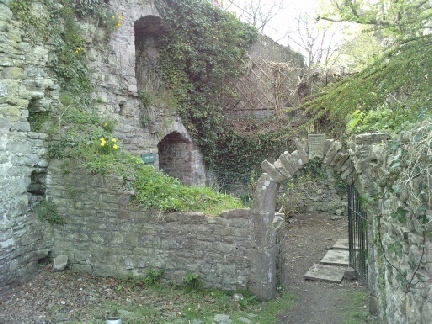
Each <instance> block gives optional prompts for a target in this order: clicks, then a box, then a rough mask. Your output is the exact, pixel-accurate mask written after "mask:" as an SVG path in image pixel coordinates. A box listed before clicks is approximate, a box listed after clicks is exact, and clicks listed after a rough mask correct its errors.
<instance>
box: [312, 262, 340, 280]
mask: <svg viewBox="0 0 432 324" xmlns="http://www.w3.org/2000/svg"><path fill="white" fill-rule="evenodd" d="M345 270H346V268H345V267H338V266H333V265H324V264H314V265H313V266H312V267H311V268H310V269H309V271H308V272H306V274H305V275H304V279H305V280H315V281H325V282H334V283H341V282H342V279H343V277H344V274H345Z"/></svg>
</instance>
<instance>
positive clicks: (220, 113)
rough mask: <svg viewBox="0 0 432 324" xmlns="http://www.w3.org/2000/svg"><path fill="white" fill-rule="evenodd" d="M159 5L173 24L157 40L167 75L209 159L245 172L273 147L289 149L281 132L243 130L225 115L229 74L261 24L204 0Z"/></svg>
mask: <svg viewBox="0 0 432 324" xmlns="http://www.w3.org/2000/svg"><path fill="white" fill-rule="evenodd" d="M156 6H157V9H158V11H159V12H160V14H161V16H162V19H163V20H164V21H165V23H167V24H168V25H169V26H170V31H169V32H168V33H167V34H165V35H162V36H161V37H160V38H159V40H158V48H159V51H160V54H161V59H160V60H161V67H162V74H163V78H164V81H165V82H166V86H167V88H168V89H170V90H171V91H172V92H173V94H174V96H175V97H176V99H177V103H178V113H179V114H180V116H181V117H182V120H183V123H184V124H185V125H186V127H187V128H188V130H189V132H190V133H191V134H192V136H193V137H194V138H195V139H196V140H197V142H198V145H199V146H200V148H201V151H202V153H203V155H204V158H205V160H206V163H207V165H208V166H209V167H210V168H212V169H223V170H230V171H234V172H238V173H241V174H245V173H249V172H250V171H251V170H254V169H256V168H257V166H259V164H260V163H261V162H262V161H263V160H264V159H265V158H266V157H268V156H269V152H271V151H275V152H276V151H277V152H279V153H280V151H283V150H285V149H286V145H285V144H286V141H285V140H279V139H278V138H279V136H280V134H271V133H269V132H263V133H260V134H254V135H253V136H241V135H240V134H238V133H237V132H236V131H235V130H234V127H232V125H230V124H229V122H228V121H227V119H226V118H225V116H224V109H225V105H224V98H227V97H228V96H232V95H235V94H233V91H232V89H231V88H230V86H229V82H228V80H231V79H233V78H235V77H238V76H239V75H240V73H241V62H242V58H244V57H245V56H246V54H247V51H248V50H249V49H250V47H251V46H252V45H253V44H254V43H255V42H256V41H257V37H258V32H257V30H256V29H255V28H254V27H252V26H249V25H246V24H244V23H242V22H240V21H239V20H238V19H237V18H236V17H235V16H234V15H233V14H231V13H228V12H225V11H222V10H220V9H218V8H215V7H214V6H213V5H212V4H210V3H208V2H205V1H200V0H185V1H181V2H180V1H176V0H157V1H156ZM281 146H283V149H280V147H281ZM278 148H279V149H278Z"/></svg>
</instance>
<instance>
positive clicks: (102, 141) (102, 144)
mask: <svg viewBox="0 0 432 324" xmlns="http://www.w3.org/2000/svg"><path fill="white" fill-rule="evenodd" d="M100 141H101V146H105V144H106V140H105V138H103V137H101V138H100Z"/></svg>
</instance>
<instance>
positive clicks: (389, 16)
mask: <svg viewBox="0 0 432 324" xmlns="http://www.w3.org/2000/svg"><path fill="white" fill-rule="evenodd" d="M327 10H329V11H328V12H326V13H324V14H323V16H322V17H319V19H325V20H330V21H348V22H356V23H359V24H362V25H366V26H370V28H371V30H373V31H374V32H375V33H376V34H377V35H379V36H380V37H382V38H387V39H389V40H390V41H394V40H397V39H398V38H400V37H413V36H418V35H421V34H423V33H424V31H425V30H427V28H428V22H430V19H431V17H432V5H431V3H430V2H429V1H412V0H398V1H394V0H378V1H366V0H359V1H346V0H333V1H332V5H331V6H327Z"/></svg>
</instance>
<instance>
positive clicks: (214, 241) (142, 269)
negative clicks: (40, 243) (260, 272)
mask: <svg viewBox="0 0 432 324" xmlns="http://www.w3.org/2000/svg"><path fill="white" fill-rule="evenodd" d="M62 164H63V162H62V161H58V162H53V163H51V164H50V167H49V191H48V193H47V196H48V199H49V201H50V202H51V203H54V204H55V205H56V207H57V210H58V213H59V215H60V216H61V217H62V218H63V219H64V221H65V224H64V225H54V226H53V227H52V238H53V242H54V247H53V250H52V256H53V257H55V256H57V255H61V254H66V255H68V256H69V260H70V266H71V268H72V269H74V270H78V271H85V272H89V273H91V274H94V275H100V276H112V275H129V274H133V275H145V274H146V271H147V270H148V269H162V270H164V271H165V273H164V276H163V280H165V281H168V282H173V281H174V282H176V283H179V284H181V283H182V279H183V278H185V276H186V274H187V273H188V272H191V273H194V274H197V275H200V276H201V277H202V280H203V283H204V285H205V286H207V287H216V288H222V289H228V290H235V289H237V288H243V289H246V288H248V289H251V290H254V287H256V285H257V284H258V282H259V281H260V278H257V277H256V275H255V274H256V271H257V270H256V269H257V268H266V269H267V268H268V267H269V266H270V268H274V269H275V270H274V271H275V272H276V268H278V271H279V270H281V269H280V268H281V266H280V265H276V263H277V262H278V260H282V259H283V251H282V248H281V237H282V236H283V228H284V221H283V219H282V218H278V220H279V221H278V222H274V223H273V224H271V226H270V227H269V228H268V233H269V234H271V237H273V238H274V239H273V240H272V239H271V237H269V238H268V239H267V240H269V241H271V242H272V244H271V245H272V249H273V250H274V251H275V253H273V254H271V255H270V254H269V256H271V259H268V260H266V263H265V264H260V262H261V260H260V258H259V256H260V248H261V245H262V244H261V243H260V242H261V241H262V240H263V239H261V240H258V239H257V233H256V231H255V225H256V224H255V222H254V221H253V219H252V217H251V214H250V211H249V210H248V209H240V210H233V211H228V212H224V213H222V214H221V215H219V217H207V216H205V215H203V214H202V213H167V214H164V213H159V212H157V211H146V210H140V209H139V208H134V207H131V206H129V200H130V197H131V193H130V192H128V189H127V187H128V186H127V183H126V182H125V181H124V180H123V178H122V177H114V176H100V175H90V174H88V173H87V172H86V171H85V170H82V169H76V170H74V172H72V173H70V174H67V175H64V174H63V172H62V170H63V168H62ZM276 238H278V240H277V241H276ZM272 265H273V266H272ZM266 271H267V273H268V272H269V271H268V270H266ZM270 279H271V280H270V282H267V283H269V284H270V286H271V287H272V286H274V288H275V287H276V279H277V275H276V274H273V275H272V278H270ZM256 290H257V289H255V291H256ZM270 291H271V289H270ZM258 293H259V292H258ZM273 294H274V293H273ZM270 298H272V296H268V297H263V299H270Z"/></svg>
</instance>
